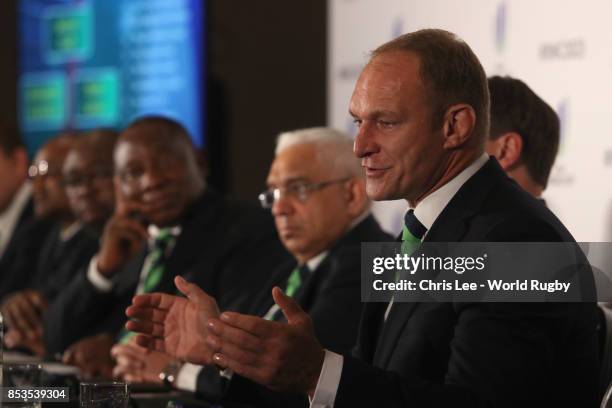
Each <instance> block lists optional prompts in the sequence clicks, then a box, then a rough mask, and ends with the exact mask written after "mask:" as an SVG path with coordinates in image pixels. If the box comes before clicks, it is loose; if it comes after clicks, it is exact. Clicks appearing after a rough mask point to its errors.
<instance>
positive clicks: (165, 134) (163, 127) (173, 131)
mask: <svg viewBox="0 0 612 408" xmlns="http://www.w3.org/2000/svg"><path fill="white" fill-rule="evenodd" d="M141 127H145V128H148V130H150V132H147V134H148V135H150V137H162V138H163V139H165V140H177V139H178V140H179V141H181V142H183V143H186V144H187V145H188V146H189V147H190V148H192V149H193V148H194V145H193V142H192V141H191V137H190V136H189V132H188V131H187V129H185V127H184V126H183V125H181V124H180V123H179V122H177V121H175V120H174V119H170V118H167V117H165V116H143V117H141V118H138V119H136V120H135V121H133V122H132V123H130V124H129V125H128V127H127V128H125V129H124V130H123V132H122V133H121V135H120V136H119V142H121V141H122V140H131V139H132V137H136V138H137V139H138V138H141V137H142V134H139V135H133V134H131V131H132V130H134V129H138V128H141Z"/></svg>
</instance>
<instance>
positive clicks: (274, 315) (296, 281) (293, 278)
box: [264, 265, 310, 321]
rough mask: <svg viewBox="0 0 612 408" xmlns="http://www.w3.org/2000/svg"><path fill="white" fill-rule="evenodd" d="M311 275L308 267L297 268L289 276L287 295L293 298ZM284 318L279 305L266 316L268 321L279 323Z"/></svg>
mask: <svg viewBox="0 0 612 408" xmlns="http://www.w3.org/2000/svg"><path fill="white" fill-rule="evenodd" d="M309 274H310V270H309V269H308V266H307V265H302V266H296V267H295V269H294V270H293V271H292V272H291V275H289V279H287V287H286V288H285V295H287V296H289V297H293V295H295V293H296V292H297V291H298V289H299V288H300V286H302V283H304V281H305V280H306V278H307V277H308V275H309ZM282 317H283V312H282V311H281V310H280V308H279V307H278V305H276V304H274V305H272V307H271V308H270V310H269V311H268V313H266V315H265V316H264V319H266V320H274V321H278V320H279V319H281V318H282Z"/></svg>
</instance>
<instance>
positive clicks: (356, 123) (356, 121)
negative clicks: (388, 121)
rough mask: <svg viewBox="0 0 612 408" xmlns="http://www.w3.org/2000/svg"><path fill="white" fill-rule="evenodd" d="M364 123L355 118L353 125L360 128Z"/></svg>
mask: <svg viewBox="0 0 612 408" xmlns="http://www.w3.org/2000/svg"><path fill="white" fill-rule="evenodd" d="M362 122H363V121H362V120H361V119H357V118H353V123H354V124H355V126H357V127H360V126H361V123H362Z"/></svg>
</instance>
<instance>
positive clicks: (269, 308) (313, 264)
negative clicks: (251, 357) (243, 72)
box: [118, 128, 392, 407]
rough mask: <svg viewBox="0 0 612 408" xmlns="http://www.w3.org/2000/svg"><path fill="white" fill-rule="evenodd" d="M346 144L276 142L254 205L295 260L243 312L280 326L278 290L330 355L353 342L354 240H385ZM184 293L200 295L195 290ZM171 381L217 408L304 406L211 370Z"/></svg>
mask: <svg viewBox="0 0 612 408" xmlns="http://www.w3.org/2000/svg"><path fill="white" fill-rule="evenodd" d="M352 144H353V142H352V140H351V139H350V138H349V137H348V136H346V135H344V134H343V133H340V132H338V131H335V130H332V129H327V128H311V129H304V130H298V131H294V132H287V133H283V134H281V135H280V136H279V138H278V142H277V147H276V157H275V159H274V161H273V163H272V166H271V168H270V172H269V174H268V178H267V185H268V189H267V190H266V191H265V192H263V193H262V194H260V196H259V199H260V202H261V204H262V206H263V207H265V208H270V209H271V211H272V215H273V216H274V221H275V224H276V229H277V231H278V234H279V237H280V239H281V241H282V243H283V244H284V246H285V247H286V248H287V250H289V252H291V254H292V255H293V257H294V258H295V259H294V261H292V262H289V263H287V264H286V265H284V266H282V267H280V268H279V269H278V270H277V271H276V273H274V274H272V276H271V279H270V280H269V282H268V285H267V286H266V288H265V290H264V291H262V292H261V293H260V296H259V300H258V301H257V302H255V305H254V307H253V308H252V310H251V311H250V314H252V315H258V316H261V319H262V321H263V320H268V321H269V325H270V327H272V328H274V327H275V326H276V325H280V324H281V323H280V322H286V320H285V317H284V315H283V313H282V311H281V310H280V309H279V308H278V306H277V305H276V304H275V303H274V301H273V299H272V296H271V290H272V288H273V287H274V286H278V287H281V288H283V290H284V291H285V293H286V294H287V295H288V296H291V297H293V299H294V300H295V301H297V302H298V303H299V304H300V305H301V306H302V307H303V308H304V310H306V311H307V312H308V313H309V315H310V316H311V318H312V320H313V323H314V330H315V332H316V333H317V336H318V338H319V340H320V341H321V343H322V344H324V345H325V347H327V348H330V349H332V350H337V351H338V352H347V351H349V350H350V349H351V347H352V346H353V344H354V342H355V339H356V336H357V327H358V323H359V317H360V315H361V307H362V305H363V304H362V303H361V301H360V296H361V295H360V293H361V292H360V291H361V286H360V265H359V263H360V248H361V242H370V241H390V240H392V238H391V237H390V236H389V235H387V234H385V233H384V232H383V231H382V230H381V229H380V227H379V226H378V224H377V223H376V221H375V220H374V218H373V217H372V216H371V215H370V213H369V211H368V210H369V200H368V198H367V195H366V192H365V180H364V175H363V170H362V169H361V166H360V164H359V160H358V159H357V158H355V157H354V155H353V154H352ZM184 285H185V284H184ZM179 287H180V284H179ZM187 287H188V288H189V289H188V291H192V292H191V293H193V292H198V293H199V295H200V296H202V297H206V295H205V294H204V293H202V292H201V291H200V290H199V289H198V288H197V287H195V285H187ZM162 296H163V297H164V301H167V302H170V303H172V304H173V305H174V306H175V307H176V308H177V309H178V308H180V305H181V304H182V303H183V302H186V299H184V298H178V297H174V296H167V295H161V294H155V295H152V298H158V299H159V298H160V297H162ZM192 296H193V295H192ZM208 300H209V301H211V302H214V300H213V299H211V298H209V297H208ZM191 323H192V324H195V322H191ZM193 340H196V338H194V339H193ZM168 351H169V352H171V350H168ZM128 365H129V364H128V362H126V363H125V366H126V367H127V366H128ZM132 365H133V366H135V365H136V364H132ZM121 371H122V370H121V368H119V370H118V372H121ZM127 371H128V369H127V368H126V370H125V371H124V372H123V373H127ZM174 377H175V378H176V380H175V381H174V386H176V387H178V388H181V389H186V390H191V391H197V392H198V393H200V394H202V395H203V396H204V397H208V398H214V399H223V400H224V401H225V402H240V403H246V404H256V405H257V406H282V407H290V406H303V404H304V403H307V400H306V399H305V397H304V396H302V395H299V394H295V395H292V394H289V393H283V394H281V393H274V392H272V391H270V390H268V389H266V388H265V387H262V386H260V385H258V384H256V383H254V382H252V381H250V380H247V379H245V378H244V377H241V376H238V375H235V376H234V375H233V374H232V373H231V372H229V371H223V372H220V371H219V370H218V369H217V368H216V367H214V366H205V367H202V366H199V367H198V366H192V365H189V364H186V365H185V366H183V367H182V368H181V370H180V371H178V374H177V375H175V376H174Z"/></svg>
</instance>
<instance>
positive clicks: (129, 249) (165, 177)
mask: <svg viewBox="0 0 612 408" xmlns="http://www.w3.org/2000/svg"><path fill="white" fill-rule="evenodd" d="M114 171H115V175H114V184H115V191H116V193H117V197H116V208H115V212H114V214H113V215H112V217H111V218H110V220H109V221H108V222H107V224H106V226H105V228H104V232H103V234H102V240H101V246H100V250H99V251H98V253H97V255H96V256H95V257H94V258H93V259H92V261H91V262H90V264H89V266H88V270H87V273H85V274H82V275H78V276H77V277H76V278H75V279H74V280H73V281H72V282H71V284H70V285H69V286H68V287H67V288H66V289H65V290H64V291H63V292H62V294H61V295H60V296H59V297H58V298H57V299H56V301H55V302H53V304H52V305H50V307H49V310H48V313H47V315H46V318H45V343H46V345H47V348H48V350H49V351H50V352H54V353H56V352H64V351H65V353H64V361H66V362H67V363H71V364H76V365H78V366H79V367H80V368H81V369H82V370H83V371H84V372H85V373H86V374H90V375H92V376H100V375H102V376H110V372H111V369H112V362H111V361H110V347H111V346H112V344H114V343H115V342H117V341H128V340H129V338H130V333H127V332H122V331H121V328H122V326H123V323H124V322H125V315H124V310H125V308H126V307H127V305H129V303H130V301H131V299H132V297H133V296H134V295H135V294H136V293H141V292H150V291H154V290H155V291H162V292H170V293H174V291H175V289H174V286H173V284H172V281H173V278H174V277H175V276H177V275H181V276H187V277H189V279H190V280H193V281H195V282H198V284H200V285H202V286H203V287H206V288H207V290H209V291H210V292H211V293H214V294H215V295H216V296H217V298H218V300H219V305H220V306H221V307H223V308H230V309H231V308H238V309H239V308H240V304H241V302H244V301H245V297H248V293H251V292H249V288H250V289H251V290H256V288H258V287H259V286H260V285H262V284H263V283H264V282H262V281H261V279H260V276H261V275H260V274H259V271H267V270H268V269H269V265H270V263H272V265H274V264H276V263H277V262H279V261H280V260H282V259H285V258H286V256H287V255H286V252H285V251H284V249H282V247H281V245H280V242H279V241H278V238H277V236H276V234H275V232H274V229H273V225H272V222H271V219H270V218H269V217H268V216H267V215H266V214H265V212H263V210H260V209H257V208H251V207H248V206H245V205H242V204H238V203H233V202H230V201H229V200H226V199H225V198H223V197H221V196H219V195H218V194H217V193H215V192H214V191H213V190H212V189H211V188H208V187H206V186H205V182H204V178H203V175H202V172H201V169H200V168H199V166H198V163H197V160H196V156H195V151H194V147H193V145H192V143H191V139H190V137H189V135H188V133H187V131H186V130H185V129H184V128H183V127H182V126H181V125H180V124H178V123H177V122H175V121H173V120H171V119H167V118H163V117H145V118H142V119H139V120H136V121H135V122H134V123H132V124H131V125H130V126H128V127H127V128H126V129H125V130H124V131H123V132H122V133H121V135H120V137H119V141H118V143H117V146H116V147H115V151H114ZM261 253H265V254H266V257H261V256H260V255H261ZM262 265H264V266H265V267H262Z"/></svg>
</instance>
